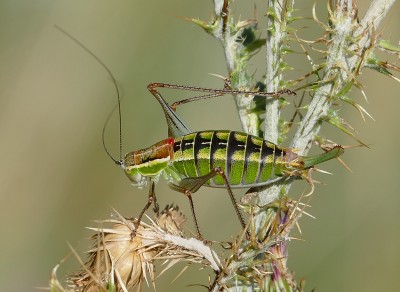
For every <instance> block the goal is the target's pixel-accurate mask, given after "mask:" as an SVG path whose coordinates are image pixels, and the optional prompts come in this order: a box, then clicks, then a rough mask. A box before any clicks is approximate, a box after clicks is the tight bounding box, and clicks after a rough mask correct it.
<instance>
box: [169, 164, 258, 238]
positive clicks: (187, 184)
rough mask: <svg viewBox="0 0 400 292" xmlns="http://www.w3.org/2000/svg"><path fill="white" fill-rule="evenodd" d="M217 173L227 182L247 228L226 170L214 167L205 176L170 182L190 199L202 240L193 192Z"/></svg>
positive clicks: (198, 233)
mask: <svg viewBox="0 0 400 292" xmlns="http://www.w3.org/2000/svg"><path fill="white" fill-rule="evenodd" d="M216 175H220V176H221V177H222V178H223V180H224V182H225V187H226V189H227V191H228V194H229V197H230V199H231V202H232V205H233V208H234V209H235V212H236V215H237V217H238V219H239V222H240V225H241V226H242V228H243V229H245V228H246V223H245V221H244V219H243V216H242V213H241V212H240V210H239V207H238V205H237V202H236V199H235V197H234V195H233V192H232V188H231V187H230V186H229V182H228V179H227V177H226V175H225V173H224V171H223V170H222V169H221V168H220V167H216V168H214V169H213V170H211V171H210V173H208V174H206V175H204V176H199V177H188V178H184V179H182V180H181V181H180V182H179V185H176V184H172V183H170V184H169V186H170V187H171V188H172V189H173V190H175V191H178V192H180V193H183V194H184V195H185V196H186V197H187V198H188V199H189V203H190V208H191V211H192V216H193V221H194V224H195V227H196V231H197V236H198V238H199V239H200V240H202V239H203V236H202V235H201V232H200V228H199V224H198V221H197V217H196V213H195V210H194V204H193V199H192V194H193V193H195V192H197V191H198V189H199V188H200V187H201V186H203V185H204V184H205V183H206V182H207V181H208V180H210V179H212V178H213V177H214V176H216ZM246 234H247V237H250V233H249V232H248V231H246Z"/></svg>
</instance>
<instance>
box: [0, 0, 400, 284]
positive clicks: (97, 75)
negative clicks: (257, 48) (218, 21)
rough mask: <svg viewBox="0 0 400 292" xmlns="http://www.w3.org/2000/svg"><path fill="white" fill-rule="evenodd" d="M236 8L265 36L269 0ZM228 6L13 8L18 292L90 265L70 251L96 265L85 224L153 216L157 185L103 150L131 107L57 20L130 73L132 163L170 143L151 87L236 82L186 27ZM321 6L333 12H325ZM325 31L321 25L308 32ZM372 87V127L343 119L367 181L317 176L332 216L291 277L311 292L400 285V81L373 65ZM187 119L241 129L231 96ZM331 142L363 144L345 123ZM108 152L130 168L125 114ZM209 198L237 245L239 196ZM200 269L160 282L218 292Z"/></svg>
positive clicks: (204, 215)
mask: <svg viewBox="0 0 400 292" xmlns="http://www.w3.org/2000/svg"><path fill="white" fill-rule="evenodd" d="M236 2H237V3H236V4H235V6H234V7H236V11H237V14H238V15H239V14H240V15H241V16H242V18H243V19H246V18H253V17H254V15H256V17H257V18H258V20H259V22H260V23H261V24H260V29H261V30H262V22H263V21H264V15H265V11H264V10H263V9H265V7H264V4H263V3H262V2H261V1H255V3H257V10H256V12H254V7H253V2H252V3H251V4H249V3H247V1H236ZM212 5H213V4H212V1H194V0H192V1H188V0H174V1H161V0H158V1H137V0H131V1H128V0H125V1H122V0H116V1H104V0H102V1H99V0H87V1H78V0H61V1H49V0H37V1H29V0H20V1H15V0H14V1H13V0H0V64H1V66H0V76H1V78H0V135H1V136H0V137H1V143H0V153H1V156H2V157H1V164H0V167H1V169H0V181H1V183H0V199H1V203H0V204H1V212H0V214H1V215H0V216H1V218H0V234H1V245H0V254H1V256H0V258H1V260H0V283H2V286H1V287H2V291H34V290H35V289H36V288H37V287H44V286H46V285H47V283H48V280H49V277H50V272H51V270H52V268H53V267H54V266H55V265H56V264H57V263H58V262H59V261H60V260H61V259H62V258H64V257H65V256H67V255H69V258H68V260H67V261H66V262H65V263H63V265H62V266H61V268H60V270H59V276H60V278H61V279H62V278H63V275H66V274H68V273H70V272H73V271H77V270H79V264H78V262H77V260H76V259H75V258H74V256H73V255H71V254H70V250H69V247H68V245H67V242H69V243H71V245H72V246H74V247H75V248H76V249H77V250H78V252H80V254H81V255H82V256H83V257H84V254H83V251H85V250H87V249H88V248H89V240H88V238H89V237H90V236H91V235H92V233H91V232H90V231H88V230H85V229H84V227H85V226H96V224H95V223H93V222H91V220H95V219H107V218H109V217H110V216H111V213H112V209H111V207H114V208H116V209H117V210H118V211H119V212H120V213H121V214H124V215H125V216H133V215H137V214H138V213H139V211H140V210H141V208H142V207H143V206H144V204H145V202H146V198H147V190H146V189H143V190H138V189H135V188H133V187H131V186H130V184H129V181H128V179H127V178H125V177H124V174H123V172H122V170H121V169H119V168H118V167H116V166H115V165H114V164H113V163H112V161H111V160H110V159H109V158H108V157H107V156H106V154H105V153H104V150H103V148H102V142H101V131H102V127H103V125H104V122H105V119H106V117H107V115H108V114H109V112H110V111H111V110H112V108H113V107H114V106H115V104H116V98H115V95H116V93H115V90H114V88H113V84H112V83H111V80H110V78H109V76H108V75H107V73H106V72H105V71H104V69H103V68H101V66H100V65H99V64H98V63H97V62H96V61H95V60H94V59H93V58H92V57H90V56H89V55H88V54H87V53H86V52H85V51H83V50H82V49H81V48H79V47H78V46H77V45H76V44H75V43H74V42H72V41H71V40H70V39H68V38H67V37H65V36H64V35H63V34H61V33H60V32H59V31H58V30H56V29H55V28H54V25H58V26H60V27H62V28H63V29H64V30H66V31H68V32H69V33H71V34H72V35H73V36H74V37H76V38H77V39H79V40H80V41H81V42H82V43H83V44H85V45H86V46H87V47H88V48H89V49H90V50H92V51H93V52H94V53H95V54H96V55H97V56H98V57H99V58H100V59H101V60H102V61H103V62H104V63H105V64H107V66H108V67H109V68H110V70H111V71H112V72H113V73H114V76H115V78H116V79H117V80H118V85H119V87H120V89H121V92H122V96H123V104H122V106H123V139H124V141H123V147H124V152H127V151H131V150H135V149H139V148H143V147H146V146H149V145H151V144H153V143H155V142H157V141H159V140H161V139H164V138H165V137H166V135H167V128H166V124H165V121H164V117H163V114H162V111H161V109H160V107H159V105H158V104H157V102H156V101H155V100H154V98H153V97H152V96H151V94H150V93H148V92H147V90H146V85H147V84H148V83H150V82H167V83H175V84H185V85H195V86H207V87H216V88H219V87H222V86H223V83H222V82H221V81H220V80H218V78H215V77H214V76H211V75H209V74H208V73H215V74H220V75H225V74H226V69H225V68H226V67H225V63H224V56H223V52H222V49H221V48H220V47H219V45H218V44H217V43H216V42H215V41H214V40H213V39H212V38H211V37H210V36H208V35H206V34H205V33H204V32H203V31H201V30H200V29H199V28H198V27H196V26H195V25H194V24H191V23H190V22H186V21H185V20H184V19H183V17H194V18H197V17H199V18H201V19H205V20H207V19H208V18H209V17H210V15H211V14H212V11H213V6H212ZM245 5H247V6H248V7H245ZM310 5H311V3H309V1H302V2H299V4H298V5H297V6H296V8H297V9H299V12H298V14H300V13H301V11H304V13H306V15H307V16H310V13H311V12H310V11H311V7H310ZM320 5H321V7H319V8H321V9H322V8H324V7H322V6H324V5H325V3H322V2H321V4H320ZM362 9H364V10H365V8H360V10H361V11H362V13H363V11H364V10H362ZM398 12H399V5H398V4H397V6H394V7H393V13H392V14H391V15H390V16H389V18H388V19H386V20H385V25H383V27H384V30H385V35H386V36H387V38H391V40H392V42H394V43H396V42H397V41H398V39H399V38H398V36H399V28H400V25H399V20H398V19H397V18H396V16H397V14H396V13H398ZM323 17H324V15H321V20H322V19H323ZM312 24H313V23H312V22H311V21H310V22H309V23H308V26H309V27H310V26H312ZM314 25H315V24H314ZM313 29H315V28H312V27H311V28H310V31H313V32H314V36H315V30H313ZM320 33H321V32H320ZM291 58H292V59H291V60H292V61H291V62H294V64H295V65H296V66H298V68H303V66H309V64H308V63H307V62H306V60H305V58H304V57H303V56H302V55H301V54H298V55H295V56H293V57H291ZM256 60H258V61H256V62H255V64H258V65H257V66H256V65H253V66H250V68H251V70H254V72H258V73H257V74H262V73H260V72H263V71H262V70H263V67H262V64H263V60H264V59H263V52H262V51H261V52H260V57H257V59H256ZM382 61H384V60H382ZM291 65H292V66H293V63H291ZM397 65H398V64H397ZM295 68H296V67H295ZM307 68H308V67H307ZM361 82H362V83H363V84H364V86H365V87H364V91H365V92H366V94H367V96H368V99H369V103H368V104H367V103H366V102H365V101H364V100H363V97H362V96H361V94H360V93H359V92H357V91H356V90H353V93H352V94H354V95H355V96H357V97H358V101H359V103H360V104H362V105H363V107H365V108H366V109H367V110H368V111H369V112H370V113H371V114H372V115H373V117H374V118H375V119H376V122H373V121H372V120H367V121H366V122H364V121H363V120H362V119H361V117H360V116H359V115H358V113H357V112H356V111H355V110H354V109H352V108H345V107H343V109H342V110H341V115H342V116H343V117H345V119H347V120H348V121H349V122H350V123H351V124H352V125H353V126H354V127H355V128H356V129H357V131H358V134H357V135H358V137H359V138H361V139H362V140H363V141H364V142H365V143H366V144H368V145H369V146H370V149H367V148H355V149H350V150H347V151H346V153H345V155H344V156H343V159H344V160H345V161H346V163H347V164H348V165H349V166H350V167H351V169H352V170H353V172H352V173H351V172H348V171H347V170H345V169H344V168H343V167H341V166H340V164H339V163H338V162H337V161H331V162H329V163H327V164H325V165H324V166H323V167H322V168H323V169H324V170H327V171H330V172H333V173H334V176H329V175H321V174H317V175H316V176H315V179H317V180H319V181H321V182H323V183H324V184H322V185H317V189H316V192H315V194H314V197H313V200H312V202H311V204H312V206H313V207H312V209H311V213H312V214H313V215H314V216H316V217H317V220H313V219H310V218H307V217H303V218H302V219H301V220H300V222H301V228H302V234H297V237H298V238H302V239H304V240H305V242H302V241H293V243H292V244H291V246H290V251H289V255H290V261H289V267H290V268H291V269H293V270H294V271H296V276H297V277H298V278H302V277H304V278H305V279H306V281H307V285H306V287H307V288H308V289H312V288H317V291H395V290H400V284H399V281H398V280H397V277H396V275H397V273H398V271H400V261H399V259H400V250H399V248H398V247H399V246H400V232H399V230H400V216H399V212H398V209H399V206H400V196H399V188H398V185H397V181H396V178H397V177H398V174H399V170H398V168H399V167H398V166H397V163H399V164H400V158H399V157H400V156H399V155H397V151H398V147H397V146H398V145H399V144H400V138H399V135H398V134H399V130H398V113H399V108H400V99H399V96H398V92H399V89H400V85H399V83H396V82H394V81H393V80H390V79H389V78H387V77H383V76H381V75H379V74H378V73H376V72H372V71H366V70H365V71H364V74H363V76H362V80H361ZM163 93H164V94H165V96H166V98H167V100H169V101H174V100H177V99H179V98H184V97H187V93H182V92H176V91H163ZM178 113H179V115H180V116H181V117H182V119H183V120H184V121H185V122H186V123H187V124H188V125H189V126H190V127H191V128H192V129H193V130H207V129H236V130H239V129H240V126H239V122H238V118H237V114H236V113H235V107H234V104H233V101H232V100H231V98H230V97H229V96H228V97H226V98H219V99H215V100H210V101H203V102H199V103H197V104H189V105H184V106H182V107H181V108H178ZM221 113H223V114H221ZM328 132H329V137H335V139H336V141H337V142H339V143H342V144H344V145H351V144H356V142H355V141H354V140H351V139H350V138H348V137H345V136H344V134H342V133H340V132H339V131H337V130H335V129H333V128H329V127H326V128H325V129H324V130H323V133H325V134H327V133H328ZM105 142H106V144H107V147H108V149H109V150H110V151H111V152H112V153H113V155H114V156H115V158H117V159H118V155H119V154H118V152H119V146H118V120H117V118H116V116H114V117H113V118H112V120H111V122H110V123H109V125H108V126H107V129H106V141H105ZM325 184H326V185H325ZM304 189H306V191H307V185H306V184H305V183H304V182H303V183H300V182H299V183H298V187H297V188H295V189H293V190H292V194H295V193H294V192H297V193H298V194H300V193H301V192H303V191H304ZM156 191H157V194H158V200H159V202H160V204H161V205H162V206H163V205H165V204H168V203H172V202H175V203H177V204H178V205H179V206H180V207H181V209H183V210H184V211H185V213H186V214H187V215H188V218H189V219H188V222H187V227H188V228H189V229H191V230H193V229H194V228H193V224H192V222H191V220H190V216H189V215H190V213H189V208H188V202H187V201H186V199H185V198H184V197H183V196H182V195H181V194H178V193H174V192H173V191H171V190H169V189H168V188H167V187H166V184H165V183H164V182H160V183H159V184H158V185H157V189H156ZM242 193H243V192H241V191H239V192H237V195H238V196H239V195H240V194H242ZM292 197H293V195H292ZM194 200H195V204H196V209H197V210H198V211H197V213H198V218H199V223H200V227H201V228H202V230H203V233H204V235H205V236H206V237H207V238H209V239H212V240H230V239H231V236H233V235H235V234H236V232H237V231H238V230H239V228H240V226H239V224H238V222H237V221H236V217H235V214H234V211H233V209H232V208H231V206H230V205H229V204H230V202H228V196H227V194H226V192H225V191H223V190H213V189H208V188H207V189H202V190H200V191H199V192H198V193H196V195H195V197H194ZM149 214H150V215H151V213H150V212H149ZM180 268H183V266H181V267H180ZM200 268H201V267H197V266H191V267H190V268H189V269H188V271H187V272H186V273H185V274H184V275H183V276H181V277H180V278H178V280H176V281H175V282H174V283H172V284H171V281H172V279H174V278H175V276H176V275H177V274H178V272H179V268H178V269H175V270H169V271H168V272H167V273H166V274H164V275H163V276H162V277H161V278H160V279H159V281H158V282H157V287H158V291H186V290H188V291H204V288H203V287H200V286H194V287H188V285H192V284H207V282H206V279H207V275H208V274H212V273H211V271H208V270H202V271H200V273H199V269H200ZM160 270H161V269H160ZM168 287H170V289H168ZM145 290H146V291H152V288H146V289H145Z"/></svg>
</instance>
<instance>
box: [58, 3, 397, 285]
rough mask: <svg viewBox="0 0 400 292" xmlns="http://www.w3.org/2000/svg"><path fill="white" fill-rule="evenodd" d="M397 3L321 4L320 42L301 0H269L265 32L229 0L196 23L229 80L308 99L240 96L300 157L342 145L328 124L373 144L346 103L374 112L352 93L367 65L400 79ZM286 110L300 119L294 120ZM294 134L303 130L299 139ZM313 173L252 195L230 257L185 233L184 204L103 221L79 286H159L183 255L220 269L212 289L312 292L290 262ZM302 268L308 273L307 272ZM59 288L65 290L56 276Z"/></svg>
mask: <svg viewBox="0 0 400 292" xmlns="http://www.w3.org/2000/svg"><path fill="white" fill-rule="evenodd" d="M393 3H394V0H376V1H371V3H370V6H369V8H368V10H367V12H366V13H365V15H360V14H359V12H358V6H357V2H356V1H351V0H347V1H345V0H337V1H333V0H332V1H328V3H327V7H328V9H327V15H328V17H327V20H326V21H324V20H321V19H320V18H319V17H318V15H317V13H316V9H315V7H310V9H312V12H313V19H310V20H309V21H310V22H312V25H318V26H319V27H320V28H321V31H322V32H323V33H322V34H321V35H320V36H318V37H317V38H316V39H315V40H307V39H304V38H303V37H302V35H301V34H302V32H301V31H298V30H296V29H295V28H294V27H295V26H294V24H295V23H296V21H297V20H298V19H300V18H301V16H300V15H297V13H298V12H297V11H296V8H295V1H283V0H276V1H275V0H268V1H267V5H266V7H265V8H262V9H263V11H262V14H263V15H265V16H264V17H262V19H261V21H263V22H265V26H266V28H267V31H266V35H264V34H262V33H261V32H260V30H259V28H258V26H259V23H257V21H256V20H254V19H252V20H240V19H238V17H237V15H238V14H239V12H236V11H233V9H232V7H231V5H232V1H229V0H214V16H213V18H212V19H211V20H209V21H203V20H199V19H190V21H192V22H193V23H195V24H196V25H198V26H199V27H201V28H202V29H203V30H204V31H205V32H206V33H208V34H210V35H211V36H212V37H213V38H215V40H216V41H218V42H220V44H221V45H222V47H223V49H224V54H225V59H226V65H227V72H228V76H226V77H225V79H226V80H229V86H230V87H231V89H233V90H243V91H256V90H260V91H265V92H276V91H279V90H281V89H285V88H288V89H291V90H293V91H295V92H297V95H298V96H299V99H300V100H301V101H295V100H294V99H293V97H287V98H285V97H283V96H281V97H279V98H276V97H270V98H265V97H261V96H248V95H235V96H234V98H235V102H236V106H237V111H238V114H239V117H240V121H241V124H242V127H243V129H244V131H245V132H247V133H251V134H253V135H257V136H263V137H264V139H265V140H268V141H270V142H272V143H275V144H278V145H279V144H282V143H285V144H287V145H290V146H289V147H290V148H292V149H296V152H297V154H299V155H306V154H307V153H308V152H309V150H310V149H311V147H312V146H313V145H315V146H317V147H319V148H321V149H322V150H324V151H328V150H330V149H332V148H333V147H334V146H335V145H336V144H337V143H335V142H332V139H331V138H330V137H323V136H321V134H320V130H321V128H322V126H323V125H325V124H330V125H333V126H334V127H336V128H337V129H339V130H340V131H342V132H343V133H345V134H346V135H350V136H351V137H353V138H354V139H355V140H356V142H357V144H359V145H364V146H365V144H364V143H363V142H362V141H361V140H360V139H359V138H357V137H356V136H355V134H354V130H353V128H352V127H351V125H349V124H348V123H347V122H346V120H345V118H344V117H342V116H341V115H340V113H339V111H338V108H339V106H345V105H350V106H351V107H353V108H354V109H356V110H357V112H358V113H359V114H360V115H361V117H362V118H366V117H371V116H370V115H369V113H368V112H367V110H366V109H365V108H364V107H363V106H362V105H360V104H358V103H357V102H356V101H355V100H354V99H353V98H352V89H353V88H354V89H355V90H360V91H361V92H362V93H363V94H364V92H363V86H362V84H361V83H360V81H359V80H358V77H359V75H360V74H361V72H362V71H363V70H364V69H366V68H369V69H373V70H375V71H377V72H378V73H380V74H384V75H386V76H388V77H391V78H393V79H394V80H396V81H399V79H397V78H396V77H395V76H394V75H393V73H392V71H399V68H398V67H396V66H395V65H393V64H390V63H388V62H385V61H382V60H380V59H379V58H378V56H377V51H378V50H380V51H383V52H386V53H392V54H397V55H399V53H400V48H398V47H396V46H394V45H392V44H390V42H388V41H387V40H384V39H383V34H382V32H381V31H380V24H381V23H382V21H383V20H384V18H385V16H386V14H387V13H388V11H389V9H390V7H391V6H392V5H393ZM295 50H298V51H297V52H296V53H301V54H302V55H303V56H304V58H307V59H308V60H309V63H310V70H308V71H307V70H300V69H298V68H296V72H297V74H298V76H296V77H295V78H292V79H291V80H289V79H287V78H286V73H288V72H289V71H290V70H291V69H292V67H291V64H290V63H288V61H287V58H286V57H287V55H288V54H291V53H293V52H295ZM256 54H265V66H264V68H265V74H264V76H263V79H262V80H254V77H253V75H254V74H253V72H249V69H248V68H249V64H250V62H251V58H252V57H253V56H254V55H256ZM301 54H300V55H301ZM315 55H316V56H317V57H314V56H315ZM292 75H293V74H292ZM283 113H285V115H283ZM287 113H289V115H288V114H287ZM284 116H285V117H286V116H292V118H291V119H289V120H286V119H285V118H284ZM289 131H291V132H292V133H293V135H292V138H291V140H289V138H288V137H289V135H288V133H289ZM305 178H306V180H307V181H308V183H309V184H310V186H311V191H310V192H309V193H308V194H307V195H304V194H300V195H298V194H297V195H296V194H290V188H291V185H292V183H293V181H294V180H295V178H294V177H289V178H288V177H283V178H282V179H280V180H277V181H276V182H274V183H273V184H270V185H268V186H265V187H259V188H252V189H250V190H249V191H248V192H247V193H246V194H243V197H242V198H241V203H242V208H243V210H244V211H245V212H246V213H248V214H249V216H248V217H249V220H248V225H247V230H241V231H240V232H239V233H238V234H237V236H236V237H235V240H233V241H232V242H230V243H229V244H228V245H224V248H225V251H224V253H223V254H221V253H220V252H218V251H217V249H214V246H215V245H213V244H211V242H203V241H199V240H197V239H195V238H193V236H192V235H190V234H186V233H185V232H183V231H182V223H183V221H184V216H183V215H182V214H181V213H180V212H179V211H178V210H177V208H176V207H172V208H171V207H167V208H165V210H164V212H162V213H161V215H160V216H159V217H157V218H155V219H154V220H151V219H148V220H149V222H147V223H145V222H142V223H141V225H140V227H139V228H138V229H137V230H136V226H135V219H126V218H124V217H123V216H121V215H117V218H116V219H114V220H111V221H110V220H108V221H106V222H101V225H100V227H97V228H95V229H94V230H95V231H96V236H95V238H94V242H95V245H94V248H93V249H92V250H90V256H89V260H88V262H87V263H86V264H85V265H83V267H82V271H81V272H79V273H76V274H75V275H73V276H71V277H70V281H71V285H72V286H71V289H72V290H82V291H92V290H93V291H98V290H105V291H126V290H127V289H129V288H132V287H136V288H138V289H140V285H141V284H142V283H143V282H146V281H147V282H152V283H153V284H154V285H156V281H155V277H156V276H155V270H154V264H155V263H156V262H157V261H160V260H163V261H166V262H167V265H166V268H165V269H168V268H169V267H171V266H173V265H174V264H176V263H178V262H181V261H186V262H191V263H197V264H200V265H203V266H207V267H210V269H211V271H213V273H214V274H215V276H214V278H213V279H212V281H210V282H209V283H207V284H206V286H207V287H208V289H209V290H210V291H302V290H303V288H304V283H303V282H298V281H296V279H295V278H294V275H293V272H292V271H291V270H290V268H289V267H288V265H287V261H288V251H287V242H288V241H289V240H290V239H291V235H290V234H291V231H292V230H293V229H294V228H295V227H296V226H298V225H299V221H298V220H299V218H300V217H301V216H302V215H304V214H308V213H307V211H306V208H307V207H308V203H309V200H310V198H311V193H312V191H314V187H313V180H312V176H311V173H309V174H308V176H307V177H305ZM103 224H108V225H109V226H108V227H104V226H103ZM132 234H133V235H132ZM246 234H249V235H250V236H246ZM297 274H298V275H301V271H297ZM51 287H52V288H53V289H54V290H62V289H63V288H61V286H60V285H59V283H58V281H57V280H56V277H55V276H54V277H53V279H52V283H51ZM96 289H97V290H96Z"/></svg>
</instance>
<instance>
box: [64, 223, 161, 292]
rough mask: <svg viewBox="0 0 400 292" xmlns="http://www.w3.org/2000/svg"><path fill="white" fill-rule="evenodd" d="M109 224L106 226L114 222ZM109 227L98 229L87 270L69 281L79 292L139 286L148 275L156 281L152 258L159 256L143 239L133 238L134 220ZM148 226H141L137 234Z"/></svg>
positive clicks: (118, 289)
mask: <svg viewBox="0 0 400 292" xmlns="http://www.w3.org/2000/svg"><path fill="white" fill-rule="evenodd" d="M111 222H112V221H107V222H104V223H111ZM112 223H113V225H112V226H111V227H110V228H97V229H95V230H97V231H98V234H96V235H95V236H94V240H95V242H96V247H95V248H94V249H92V250H90V251H89V261H88V262H87V263H86V264H85V267H84V270H83V271H82V272H80V273H79V274H76V275H74V276H72V277H71V278H70V281H71V282H72V287H73V288H74V289H79V290H80V291H102V290H105V289H107V288H108V287H110V285H111V286H113V287H115V290H116V291H122V290H123V289H129V288H131V287H134V286H137V287H140V285H141V284H142V282H143V279H144V278H145V277H146V273H148V274H149V275H150V278H151V280H154V266H153V262H152V258H153V257H154V255H155V254H156V251H155V250H153V249H147V248H146V247H145V246H144V244H143V240H142V238H141V237H140V236H132V231H133V230H134V229H133V228H134V225H133V221H132V220H127V219H124V220H121V221H118V220H114V221H113V222H112ZM144 228H145V227H142V226H140V227H139V229H138V231H137V233H139V232H141V231H142V229H144Z"/></svg>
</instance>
